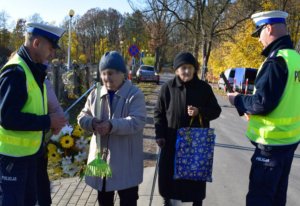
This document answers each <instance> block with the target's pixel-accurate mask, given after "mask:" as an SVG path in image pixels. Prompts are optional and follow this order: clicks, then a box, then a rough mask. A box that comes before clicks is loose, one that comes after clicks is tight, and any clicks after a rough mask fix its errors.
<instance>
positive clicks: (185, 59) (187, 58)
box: [173, 52, 198, 71]
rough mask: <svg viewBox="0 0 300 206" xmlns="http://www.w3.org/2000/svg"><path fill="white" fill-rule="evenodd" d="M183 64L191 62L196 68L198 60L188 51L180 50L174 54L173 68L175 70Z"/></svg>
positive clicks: (196, 68)
mask: <svg viewBox="0 0 300 206" xmlns="http://www.w3.org/2000/svg"><path fill="white" fill-rule="evenodd" d="M183 64H191V65H193V66H194V67H195V70H196V71H197V70H198V62H197V60H196V59H195V57H194V56H193V55H192V54H191V53H190V52H180V53H178V54H177V55H176V56H175V59H174V61H173V68H174V69H175V70H176V69H178V68H179V67H180V66H181V65H183Z"/></svg>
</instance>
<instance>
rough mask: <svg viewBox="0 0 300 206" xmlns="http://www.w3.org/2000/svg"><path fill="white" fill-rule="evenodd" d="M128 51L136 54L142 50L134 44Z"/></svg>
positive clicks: (131, 54) (132, 54)
mask: <svg viewBox="0 0 300 206" xmlns="http://www.w3.org/2000/svg"><path fill="white" fill-rule="evenodd" d="M128 53H129V55H130V56H136V55H137V54H139V53H140V50H139V48H138V46H137V45H135V44H133V45H131V46H130V47H129V48H128Z"/></svg>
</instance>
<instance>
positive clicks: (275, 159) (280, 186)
mask: <svg viewBox="0 0 300 206" xmlns="http://www.w3.org/2000/svg"><path fill="white" fill-rule="evenodd" d="M252 144H254V146H255V147H256V148H255V152H254V154H253V156H252V158H251V162H252V165H251V170H250V176H249V181H250V182H249V191H248V194H247V197H246V206H284V205H285V204H286V194H287V188H288V178H289V173H290V170H291V165H292V162H293V157H294V153H295V150H296V148H297V146H298V144H299V143H297V144H292V145H284V146H267V145H261V144H257V143H254V142H252Z"/></svg>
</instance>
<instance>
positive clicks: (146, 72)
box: [136, 65, 159, 84]
mask: <svg viewBox="0 0 300 206" xmlns="http://www.w3.org/2000/svg"><path fill="white" fill-rule="evenodd" d="M136 81H137V83H139V82H156V84H159V75H158V73H157V72H156V71H155V68H154V67H153V66H150V65H141V66H140V68H139V69H138V70H137V72H136Z"/></svg>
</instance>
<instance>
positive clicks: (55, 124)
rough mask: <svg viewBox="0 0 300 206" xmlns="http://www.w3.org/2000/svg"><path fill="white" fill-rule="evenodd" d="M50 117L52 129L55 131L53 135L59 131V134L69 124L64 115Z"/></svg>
mask: <svg viewBox="0 0 300 206" xmlns="http://www.w3.org/2000/svg"><path fill="white" fill-rule="evenodd" d="M49 116H50V122H51V124H50V128H51V129H52V130H53V133H54V132H57V130H58V132H59V131H60V130H61V128H63V127H64V126H65V125H66V124H67V123H68V120H67V118H66V117H65V115H64V114H62V113H51V114H49Z"/></svg>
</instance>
